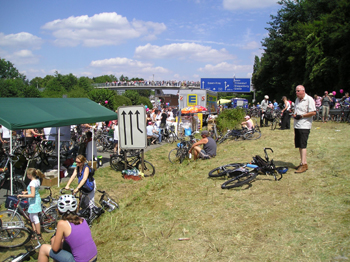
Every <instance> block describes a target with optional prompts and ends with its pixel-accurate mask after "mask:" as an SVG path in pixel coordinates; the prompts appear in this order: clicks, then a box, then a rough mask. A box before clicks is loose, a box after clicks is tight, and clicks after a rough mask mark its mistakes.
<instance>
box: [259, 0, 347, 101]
mask: <svg viewBox="0 0 350 262" xmlns="http://www.w3.org/2000/svg"><path fill="white" fill-rule="evenodd" d="M278 3H279V4H280V5H281V9H280V10H279V11H278V12H277V15H276V16H274V15H271V21H270V22H269V23H268V24H269V25H270V26H269V27H268V28H266V29H267V30H268V33H269V34H268V37H266V38H265V39H263V41H262V46H263V49H264V53H263V54H262V56H261V59H260V58H259V57H257V56H256V57H255V61H254V68H253V76H252V83H253V84H254V87H255V89H256V90H257V95H258V98H259V99H262V98H263V96H264V95H266V94H267V95H270V97H271V96H273V97H272V98H276V99H278V98H280V97H282V96H283V95H286V96H287V97H289V98H291V99H294V98H295V87H296V86H297V85H299V84H302V85H304V86H305V88H306V92H307V93H308V94H309V95H314V94H318V95H322V94H323V92H324V91H326V90H327V91H336V92H337V94H339V90H340V89H344V90H346V91H349V86H350V74H349V72H350V41H349V40H350V23H349V21H350V1H349V0H293V1H292V0H282V1H279V2H278Z"/></svg>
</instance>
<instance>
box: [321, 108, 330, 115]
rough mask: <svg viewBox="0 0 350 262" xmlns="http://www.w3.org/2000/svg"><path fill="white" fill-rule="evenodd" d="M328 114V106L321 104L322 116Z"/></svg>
mask: <svg viewBox="0 0 350 262" xmlns="http://www.w3.org/2000/svg"><path fill="white" fill-rule="evenodd" d="M328 115H329V106H322V117H324V116H326V117H328Z"/></svg>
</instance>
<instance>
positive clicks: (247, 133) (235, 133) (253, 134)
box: [217, 125, 261, 144]
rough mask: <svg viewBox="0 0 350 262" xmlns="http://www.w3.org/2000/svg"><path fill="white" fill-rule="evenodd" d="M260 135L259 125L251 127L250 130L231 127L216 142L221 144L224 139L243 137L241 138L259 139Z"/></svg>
mask: <svg viewBox="0 0 350 262" xmlns="http://www.w3.org/2000/svg"><path fill="white" fill-rule="evenodd" d="M260 137H261V131H260V128H259V126H257V125H256V126H255V127H253V128H252V129H251V130H248V129H246V128H242V129H233V130H228V131H227V132H226V134H225V135H224V136H222V137H221V138H220V139H219V140H218V141H217V143H218V144H222V143H223V142H224V141H225V140H227V139H229V138H231V139H234V140H235V141H237V140H240V139H243V140H255V139H259V138H260Z"/></svg>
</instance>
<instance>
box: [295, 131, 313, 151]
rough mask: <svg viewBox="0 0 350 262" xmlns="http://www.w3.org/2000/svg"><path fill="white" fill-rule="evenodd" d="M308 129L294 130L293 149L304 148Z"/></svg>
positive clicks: (308, 132)
mask: <svg viewBox="0 0 350 262" xmlns="http://www.w3.org/2000/svg"><path fill="white" fill-rule="evenodd" d="M309 134H310V129H294V143H295V148H306V147H307V140H308V138H309Z"/></svg>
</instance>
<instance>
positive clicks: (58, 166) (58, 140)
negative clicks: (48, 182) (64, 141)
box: [57, 127, 61, 187]
mask: <svg viewBox="0 0 350 262" xmlns="http://www.w3.org/2000/svg"><path fill="white" fill-rule="evenodd" d="M57 136H58V139H57V172H58V174H57V187H60V178H61V177H60V174H61V147H60V146H61V127H58V134H57Z"/></svg>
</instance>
